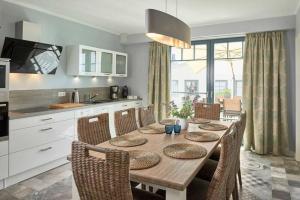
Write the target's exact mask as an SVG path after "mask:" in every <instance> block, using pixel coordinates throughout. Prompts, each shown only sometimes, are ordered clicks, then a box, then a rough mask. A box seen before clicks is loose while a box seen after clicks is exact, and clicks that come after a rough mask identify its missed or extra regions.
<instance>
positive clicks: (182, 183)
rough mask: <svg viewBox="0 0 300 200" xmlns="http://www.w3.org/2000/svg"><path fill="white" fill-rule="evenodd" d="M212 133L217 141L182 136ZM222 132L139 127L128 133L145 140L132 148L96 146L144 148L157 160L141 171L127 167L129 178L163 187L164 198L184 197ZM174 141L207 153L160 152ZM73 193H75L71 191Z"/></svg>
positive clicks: (179, 199)
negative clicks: (155, 130)
mask: <svg viewBox="0 0 300 200" xmlns="http://www.w3.org/2000/svg"><path fill="white" fill-rule="evenodd" d="M212 122H214V123H218V124H223V125H226V126H228V127H229V126H230V125H231V122H221V121H212ZM200 130H201V131H205V132H213V133H216V134H218V135H219V136H220V139H219V140H216V141H213V142H193V141H190V140H187V139H185V138H184V134H185V133H187V132H188V131H189V132H193V131H200ZM225 132H226V130H223V131H206V130H202V129H200V128H198V125H197V124H191V123H190V124H189V126H188V129H187V130H182V131H181V133H180V134H179V135H174V134H172V135H167V134H143V133H141V132H139V131H138V130H136V131H133V132H130V133H128V134H132V135H142V137H144V138H147V140H148V141H147V143H145V144H143V145H140V146H135V147H116V146H113V145H111V144H110V143H109V141H107V142H104V143H101V144H99V145H97V146H99V147H102V148H110V149H119V150H124V151H131V150H144V151H151V152H155V153H157V154H158V155H160V157H161V160H160V162H159V163H158V164H157V165H155V166H154V167H151V168H148V169H142V170H130V181H134V182H138V183H142V184H145V185H146V186H152V187H153V188H158V189H163V190H165V191H166V200H186V198H187V197H186V190H187V187H188V185H189V183H190V182H191V181H192V180H193V178H194V177H195V176H196V174H197V173H198V172H199V171H200V169H201V168H202V166H203V165H204V164H205V162H206V160H207V159H208V158H209V157H210V155H211V154H212V153H213V152H214V150H215V149H216V147H217V146H218V145H219V143H220V141H221V138H222V136H223V135H224V133H225ZM175 143H188V144H196V145H200V146H202V147H204V148H205V149H206V150H207V155H206V156H205V157H203V158H199V159H175V158H171V157H168V156H166V155H165V154H164V153H163V148H164V147H166V146H168V145H170V144H175ZM90 155H91V156H95V157H99V158H103V154H102V155H101V153H97V152H90ZM73 194H74V192H73Z"/></svg>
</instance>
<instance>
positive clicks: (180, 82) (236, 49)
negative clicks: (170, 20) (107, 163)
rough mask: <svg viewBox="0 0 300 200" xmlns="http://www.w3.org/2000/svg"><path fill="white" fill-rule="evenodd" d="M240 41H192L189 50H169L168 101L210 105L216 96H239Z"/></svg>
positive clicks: (231, 39)
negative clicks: (184, 100)
mask: <svg viewBox="0 0 300 200" xmlns="http://www.w3.org/2000/svg"><path fill="white" fill-rule="evenodd" d="M243 48H244V38H243V37H239V38H225V39H215V40H205V41H193V42H192V45H191V48H190V49H178V48H171V80H172V89H171V99H172V100H174V101H175V103H176V102H178V104H179V105H180V102H181V101H182V99H183V97H189V98H190V99H194V98H197V100H198V101H204V102H209V103H212V102H214V101H215V100H217V97H218V96H223V97H226V98H233V97H235V96H241V95H242V80H243V77H242V74H243V56H244V52H243Z"/></svg>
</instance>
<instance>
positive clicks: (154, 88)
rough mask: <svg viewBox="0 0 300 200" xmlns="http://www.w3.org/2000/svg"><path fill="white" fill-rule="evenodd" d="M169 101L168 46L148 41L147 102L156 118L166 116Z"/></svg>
mask: <svg viewBox="0 0 300 200" xmlns="http://www.w3.org/2000/svg"><path fill="white" fill-rule="evenodd" d="M169 101H170V47H168V46H166V45H164V44H160V43H157V42H151V43H150V57H149V73H148V102H149V104H153V105H154V113H155V117H156V120H161V119H163V118H166V116H167V105H168V104H169Z"/></svg>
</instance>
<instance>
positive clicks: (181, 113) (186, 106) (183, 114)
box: [170, 99, 194, 129]
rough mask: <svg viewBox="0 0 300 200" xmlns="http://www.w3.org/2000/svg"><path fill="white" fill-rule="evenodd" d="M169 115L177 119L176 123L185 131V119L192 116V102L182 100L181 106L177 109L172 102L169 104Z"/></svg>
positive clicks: (186, 124)
mask: <svg viewBox="0 0 300 200" xmlns="http://www.w3.org/2000/svg"><path fill="white" fill-rule="evenodd" d="M170 114H171V115H172V116H173V117H176V118H178V123H179V125H181V129H187V126H188V123H187V119H189V118H191V117H192V116H193V114H194V110H193V102H192V101H191V100H187V99H186V100H184V102H183V105H182V107H181V108H179V107H178V106H177V105H176V104H175V103H174V101H171V102H170Z"/></svg>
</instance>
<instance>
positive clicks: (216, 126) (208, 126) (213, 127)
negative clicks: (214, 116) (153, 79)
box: [199, 123, 228, 131]
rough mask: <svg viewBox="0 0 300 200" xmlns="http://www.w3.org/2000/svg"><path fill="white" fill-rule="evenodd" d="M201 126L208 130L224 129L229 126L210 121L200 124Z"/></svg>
mask: <svg viewBox="0 0 300 200" xmlns="http://www.w3.org/2000/svg"><path fill="white" fill-rule="evenodd" d="M199 128H201V129H204V130H208V131H223V130H226V129H228V127H227V126H225V125H222V124H214V123H209V124H199Z"/></svg>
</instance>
